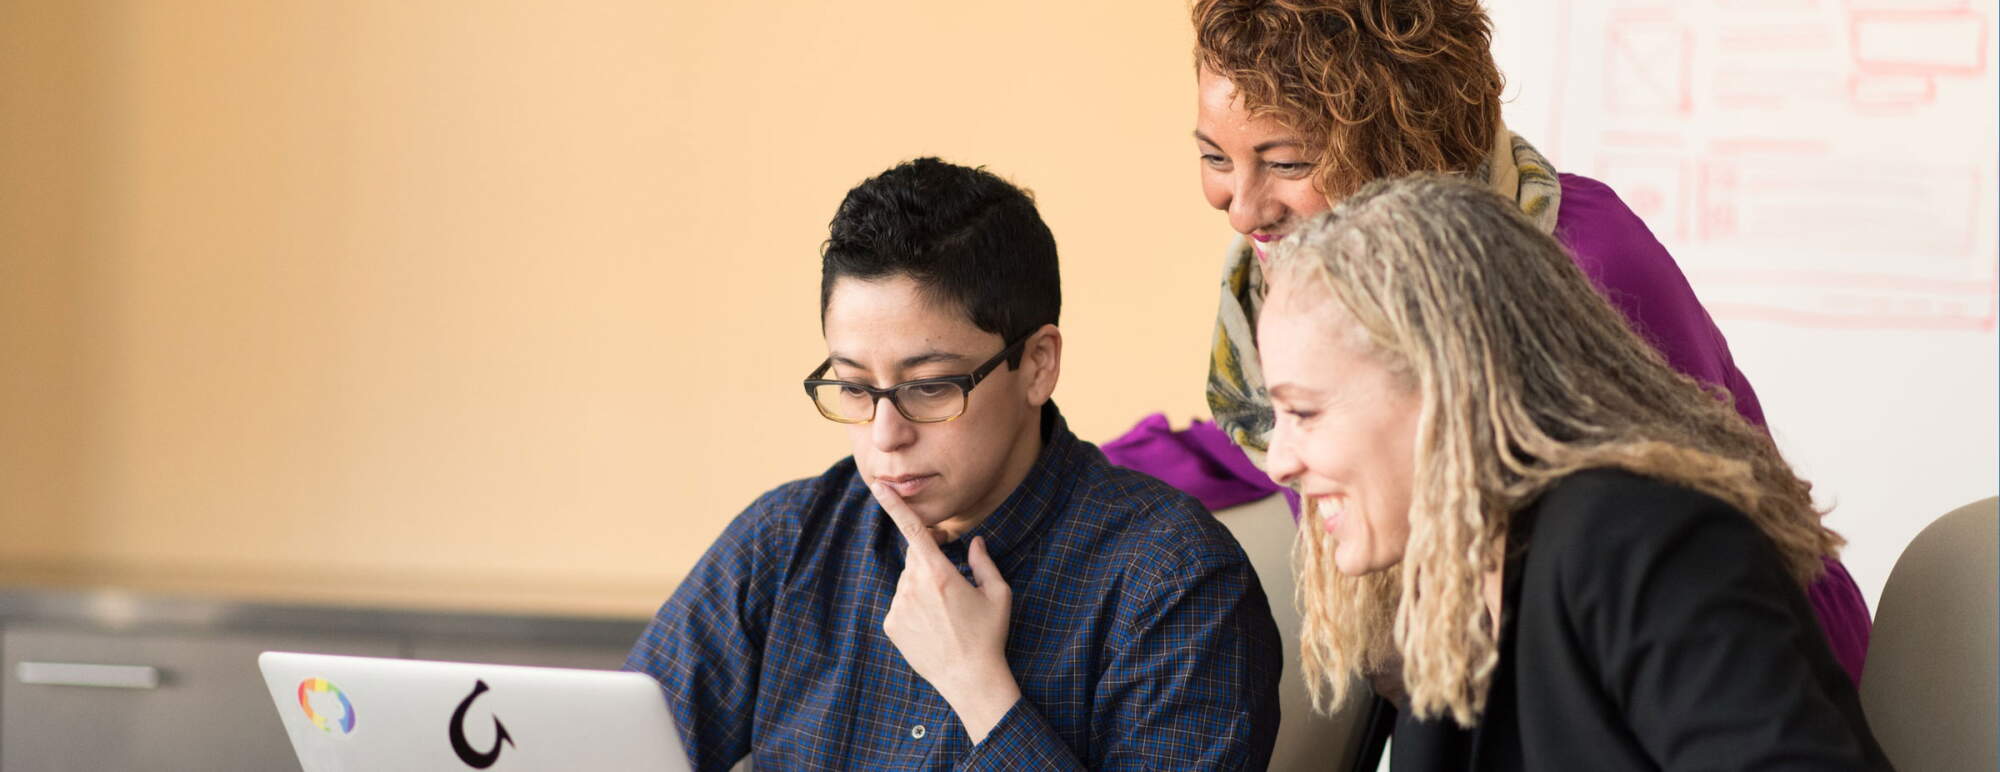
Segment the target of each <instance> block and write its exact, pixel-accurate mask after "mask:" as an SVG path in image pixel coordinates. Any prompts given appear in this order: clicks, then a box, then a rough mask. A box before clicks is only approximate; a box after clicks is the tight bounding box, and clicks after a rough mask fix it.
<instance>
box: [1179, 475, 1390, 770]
mask: <svg viewBox="0 0 2000 772" xmlns="http://www.w3.org/2000/svg"><path fill="white" fill-rule="evenodd" d="M1215 517H1216V519H1217V520H1220V521H1222V524H1223V525H1224V526H1226V527H1228V528H1229V531H1230V533H1232V534H1235V536H1236V541H1237V542H1238V543H1240V544H1242V545H1243V551H1244V552H1245V553H1248V554H1249V556H1250V565H1251V567H1252V568H1255V569H1256V570H1257V581H1258V583H1260V584H1262V585H1264V594H1265V595H1266V596H1268V597H1269V598H1270V600H1271V616H1272V617H1273V618H1275V619H1276V620H1277V623H1278V637H1279V639H1280V640H1282V641H1283V643H1284V647H1285V669H1284V675H1283V677H1282V678H1281V679H1280V680H1279V682H1278V708H1279V710H1280V711H1282V717H1283V720H1282V721H1280V722H1279V724H1278V743H1277V746H1276V747H1275V748H1274V749H1273V750H1272V752H1271V769H1274V770H1294V769H1312V770H1345V769H1349V768H1351V767H1352V766H1353V765H1354V759H1355V756H1356V754H1357V753H1358V752H1359V751H1360V748H1361V742H1362V739H1363V735H1364V728H1365V724H1366V722H1367V718H1368V705H1369V703H1370V700H1366V699H1352V700H1349V701H1348V704H1347V705H1346V706H1345V707H1343V708H1342V709H1341V710H1340V711H1339V712H1337V713H1335V714H1334V715H1331V716H1322V715H1320V714H1318V713H1315V712H1313V709H1312V698H1311V696H1310V695H1309V694H1308V692H1307V691H1306V682H1305V678H1303V677H1302V676H1301V675H1300V673H1299V607H1298V604H1297V602H1296V600H1295V598H1296V587H1297V585H1296V584H1295V583H1294V581H1293V574H1292V539H1293V538H1294V533H1295V531H1296V526H1295V525H1294V524H1293V521H1292V510H1291V507H1290V505H1287V504H1286V503H1285V497H1283V496H1268V497H1265V498H1263V499H1260V500H1257V501H1253V502H1250V503H1248V504H1244V505H1241V506H1236V507H1231V508H1229V509H1225V510H1222V511H1221V512H1217V513H1215ZM1355 688H1357V689H1360V692H1359V693H1360V694H1362V695H1366V694H1368V693H1369V691H1368V687H1367V686H1366V685H1363V684H1360V683H1356V684H1355Z"/></svg>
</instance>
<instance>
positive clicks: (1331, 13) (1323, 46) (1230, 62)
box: [1194, 0, 1503, 200]
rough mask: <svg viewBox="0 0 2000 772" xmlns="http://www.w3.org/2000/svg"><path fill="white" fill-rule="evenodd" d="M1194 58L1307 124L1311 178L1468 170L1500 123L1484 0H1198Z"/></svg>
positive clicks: (1269, 109) (1333, 195) (1341, 190)
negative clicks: (1481, 4) (1312, 165)
mask: <svg viewBox="0 0 2000 772" xmlns="http://www.w3.org/2000/svg"><path fill="white" fill-rule="evenodd" d="M1194 28H1195V63H1196V66H1197V67H1198V68H1202V69H1206V70H1208V71H1209V72H1212V73H1215V74H1217V75H1220V76H1223V77H1225V78H1227V79H1229V81H1230V82H1231V83H1232V84H1234V85H1235V86H1236V91H1237V94H1238V95H1239V96H1241V98H1242V99H1243V102H1244V105H1245V106H1246V107H1248V108H1249V109H1250V110H1251V112H1252V113H1253V114H1258V115H1268V116H1271V117H1274V118H1276V119H1277V120H1278V122H1279V123H1282V124H1284V125H1285V126H1287V127H1289V128H1291V129H1292V130H1294V131H1297V132H1299V133H1300V134H1301V135H1302V138H1303V139H1304V140H1305V142H1306V144H1307V146H1308V148H1309V154H1310V156H1311V157H1312V160H1313V162H1314V169H1313V184H1314V186H1315V187H1317V188H1318V189H1319V191H1320V192H1321V193H1324V194H1326V195H1327V197H1328V198H1329V199H1334V200H1337V199H1339V198H1340V197H1341V196H1344V195H1346V194H1347V193H1350V192H1352V191H1354V190H1355V189H1357V188H1359V187H1360V186H1361V185H1362V184H1363V183H1366V182H1368V181H1369V180H1375V179H1382V178H1385V177H1395V176H1401V175H1404V174H1408V173H1411V172H1459V173H1464V172H1470V171H1472V170H1473V169H1475V168H1477V167H1478V165H1479V163H1480V162H1481V161H1482V160H1484V159H1485V157H1486V155H1487V152H1488V150H1489V149H1490V148H1492V147H1493V142H1494V134H1495V132H1497V131H1498V130H1499V128H1500V90H1501V88H1502V85H1503V81H1502V79H1501V76H1500V70H1499V68H1498V67H1497V66H1495V65H1494V63H1493V52H1492V23H1491V22H1490V21H1489V20H1488V19H1487V17H1486V12H1485V11H1484V10H1483V9H1481V8H1480V6H1479V3H1478V0H1197V2H1196V3H1195V4H1194Z"/></svg>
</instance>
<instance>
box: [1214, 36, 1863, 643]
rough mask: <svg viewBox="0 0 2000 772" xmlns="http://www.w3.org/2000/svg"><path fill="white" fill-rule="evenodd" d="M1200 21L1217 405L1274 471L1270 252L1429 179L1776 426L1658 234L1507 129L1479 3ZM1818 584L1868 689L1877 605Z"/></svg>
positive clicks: (1825, 613) (1227, 429)
mask: <svg viewBox="0 0 2000 772" xmlns="http://www.w3.org/2000/svg"><path fill="white" fill-rule="evenodd" d="M1193 20H1194V27H1195V39H1196V47H1195V60H1196V72H1197V80H1198V86H1199V97H1200V99H1199V111H1198V114H1197V119H1196V130H1195V132H1194V138H1195V142H1196V147H1197V149H1198V151H1199V153H1200V158H1201V181H1202V191H1203V193H1204V195H1205V196H1206V198H1207V199H1208V202H1209V203H1210V204H1211V205H1213V206H1214V207H1215V208H1217V209H1220V210H1223V211H1224V212H1227V213H1228V217H1229V223H1230V226H1231V227H1232V228H1234V229H1235V230H1236V231H1237V232H1238V233H1239V234H1241V238H1239V239H1238V240H1237V241H1236V242H1235V243H1234V244H1233V245H1232V246H1231V248H1230V251H1229V253H1228V256H1227V258H1226V260H1225V263H1224V268H1223V276H1222V302H1221V308H1220V310H1219V313H1218V318H1217V320H1216V329H1215V335H1214V338H1213V341H1212V349H1211V365H1210V372H1209V379H1208V384H1207V389H1208V402H1209V406H1210V408H1211V410H1212V411H1213V413H1214V417H1215V422H1216V426H1217V428H1219V429H1220V430H1221V431H1222V433H1224V434H1226V435H1227V436H1228V439H1229V440H1230V441H1231V442H1234V443H1235V444H1236V445H1237V446H1239V447H1240V448H1242V450H1243V451H1244V452H1245V453H1247V454H1248V455H1249V457H1250V459H1251V460H1253V461H1258V462H1260V463H1261V461H1262V458H1263V453H1264V449H1265V447H1266V445H1267V442H1268V435H1269V433H1270V431H1271V427H1272V413H1271V406H1270V401H1269V398H1268V396H1267V395H1266V393H1265V391H1264V378H1263V374H1262V373H1261V372H1260V371H1259V370H1258V368H1257V364H1256V362H1257V348H1256V342H1255V340H1253V338H1252V336H1251V334H1250V325H1251V324H1252V322H1253V321H1254V320H1255V319H1256V318H1257V314H1258V312H1259V310H1260V307H1261V306H1262V304H1263V297H1264V292H1265V275H1264V264H1263V261H1264V258H1265V255H1266V251H1267V250H1268V249H1269V248H1270V247H1271V245H1272V243H1273V242H1274V241H1275V240H1276V239H1278V238H1281V237H1283V236H1285V235H1286V234H1288V233H1290V232H1292V231H1293V230H1295V229H1296V228H1298V227H1299V225H1300V224H1301V223H1303V222H1305V221H1306V220H1307V219H1308V218H1310V217H1312V216H1313V215H1315V214H1317V213H1320V212H1325V211H1327V210H1328V209H1329V208H1331V207H1332V206H1333V205H1334V204H1335V203H1337V202H1339V201H1341V200H1342V199H1344V198H1346V197H1347V196H1349V195H1351V194H1352V193H1353V192H1354V191H1355V190H1357V189H1359V188H1361V187H1362V186H1363V185H1365V184H1366V183H1368V182H1369V181H1371V180H1376V179H1382V178H1386V177H1393V176H1398V175H1403V174H1409V173H1413V172H1432V173H1443V174H1451V175H1456V176H1459V177H1462V178H1464V179H1467V180H1470V181H1472V182H1474V183H1477V184H1480V185H1482V186H1484V187H1486V188H1488V189H1490V190H1492V191H1494V192H1495V193H1497V194H1499V195H1501V196H1503V197H1505V198H1507V199H1508V200H1511V201H1513V202H1514V203H1515V205H1516V207H1517V208H1519V209H1520V210H1521V212H1522V214H1523V215H1525V216H1526V217H1527V218H1528V221H1529V222H1531V223H1533V225H1534V227H1535V228H1536V229H1537V230H1538V231H1540V232H1542V233H1544V234H1550V235H1552V236H1553V237H1554V238H1555V239H1556V241H1557V242H1559V243H1560V244H1561V245H1562V246H1563V247H1564V248H1565V249H1566V251H1567V254H1568V255H1569V256H1570V258H1571V259H1572V260H1574V261H1575V263H1576V265H1577V267H1578V268H1580V269H1582V271H1583V274H1584V275H1585V276H1586V277H1587V278H1588V279H1589V280H1590V282H1591V285H1592V286H1593V287H1594V288H1595V289H1596V290H1597V291H1598V292H1599V293H1600V294H1602V295H1603V296H1604V297H1605V298H1606V299H1608V300H1609V301H1610V302H1611V303H1612V305H1613V306H1614V307H1615V308H1616V309H1617V310H1618V311H1619V312H1620V313H1621V314H1622V316H1623V318H1624V321H1625V322H1626V323H1627V324H1629V325H1631V327H1632V328H1633V330H1634V331H1636V332H1637V333H1639V335H1640V337H1641V338H1643V339H1644V340H1645V341H1647V342H1648V343H1650V344H1651V345H1652V346H1653V347H1654V348H1655V350H1657V351H1658V352H1659V353H1660V355H1661V356H1663V357H1664V358H1665V360H1666V362H1667V364H1668V365H1670V366H1672V367H1673V368H1674V369H1675V370H1678V371H1680V372H1681V373H1683V374H1686V375H1689V376H1692V377H1693V378H1694V379H1695V380H1696V381H1698V382H1700V383H1702V384H1705V385H1707V386H1709V387H1711V388H1712V389H1713V390H1714V393H1715V394H1716V396H1719V397H1722V398H1723V399H1725V400H1727V401H1728V403H1729V404H1731V405H1733V406H1734V408H1735V410H1736V412H1737V413H1739V414H1740V415H1741V416H1742V417H1743V418H1744V419H1746V420H1747V421H1749V422H1750V423H1752V424H1755V425H1758V426H1762V425H1763V422H1764V416H1763V411H1762V408H1761V407H1760V405H1759V404H1758V401H1757V395H1756V392H1755V391H1754V390H1752V389H1751V387H1750V382H1749V381H1748V380H1747V379H1746V378H1744V376H1743V374H1742V373H1741V372H1739V371H1738V370H1737V368H1736V365H1735V362H1734V361H1733V360H1732V359H1731V357H1730V354H1729V346H1728V343H1727V342H1726V341H1724V340H1723V336H1722V333H1721V331H1720V330H1718V329H1717V328H1716V326H1715V323H1714V322H1713V321H1712V320H1711V319H1710V318H1709V316H1708V313H1707V311H1705V310H1704V309H1703V308H1702V305H1701V302H1700V301H1699V300H1698V299H1697V298H1696V297H1695V295H1694V291H1693V290H1692V289H1691V288H1690V287H1689V286H1688V283H1687V279H1686V277H1684V276H1683V275H1682V274H1681V271H1680V268H1679V267H1678V266H1676V265H1675V263H1674V260H1673V258H1672V256H1670V255H1668V254H1667V251H1666V249H1665V248H1664V247H1663V246H1661V244H1660V242H1659V241H1658V240H1657V239H1655V238H1654V237H1653V235H1652V233H1651V231H1649V230H1647V228H1646V226H1645V224H1644V223H1643V222H1641V221H1640V220H1639V218H1638V216H1637V215H1635V214H1633V213H1632V211H1631V210H1630V209H1629V208H1627V207H1626V206H1625V204H1624V203H1623V202H1622V201H1620V200H1619V199H1618V196H1617V194H1615V193H1613V192H1612V191H1611V189H1610V188H1608V187H1606V186H1605V185H1604V184H1602V183H1600V182H1597V181H1595V180H1592V179H1589V178H1586V177H1582V176H1578V175H1574V174H1560V173H1557V171H1556V170H1555V169H1554V167H1553V166H1551V165H1550V163H1549V161H1548V159H1547V158H1545V157H1543V156H1542V155H1541V153H1539V152H1537V151H1536V150H1535V148H1534V146H1533V145H1531V144H1529V143H1528V141H1527V140H1526V139H1523V138H1522V137H1520V136H1518V135H1516V134H1514V133H1513V132H1511V131H1508V129H1507V127H1506V125H1505V124H1504V123H1503V122H1502V121H1501V116H1500V92H1501V85H1502V79H1501V75H1500V72H1499V69H1498V68H1497V67H1496V65H1495V64H1494V62H1493V55H1492V50H1491V42H1492V41H1491V37H1492V28H1491V27H1492V25H1491V23H1490V22H1489V20H1488V18H1487V16H1486V13H1485V11H1484V10H1482V9H1481V7H1480V4H1479V3H1478V2H1477V1H1476V0H1197V1H1196V2H1195V4H1194V8H1193ZM1815 576H1816V577H1817V579H1816V580H1815V581H1814V582H1813V584H1812V586H1811V587H1810V588H1809V594H1810V599H1811V601H1812V605H1813V608H1814V609H1815V611H1816V613H1817V615H1818V620H1819V622H1820V625H1821V627H1822V628H1823V629H1824V632H1825V634H1826V636H1827V638H1828V640H1829V642H1830V643H1831V644H1832V646H1833V649H1834V653H1835V655H1836V657H1838V659H1839V661H1840V662H1841V664H1842V666H1843V667H1844V668H1845V669H1846V671H1847V673H1848V674H1849V676H1850V677H1852V678H1853V679H1855V680H1856V681H1858V680H1859V679H1860V674H1861V665H1862V660H1863V658H1864V656H1865V654H1866V652H1867V646H1868V631H1869V624H1870V623H1869V615H1868V608H1867V604H1866V601H1865V600H1863V599H1862V596H1861V592H1860V589H1859V588H1858V587H1856V586H1855V584H1854V580H1853V579H1852V578H1850V577H1849V576H1848V574H1847V571H1846V569H1845V568H1844V567H1842V566H1841V565H1840V563H1839V561H1838V560H1836V559H1835V558H1834V557H1833V555H1832V554H1830V553H1829V554H1828V555H1826V556H1825V561H1824V571H1823V572H1822V573H1818V574H1815Z"/></svg>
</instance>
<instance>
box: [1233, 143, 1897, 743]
mask: <svg viewBox="0 0 2000 772" xmlns="http://www.w3.org/2000/svg"><path fill="white" fill-rule="evenodd" d="M1265 276H1266V278H1267V279H1268V280H1269V284H1270V294H1269V296H1268V297H1267V299H1266V303H1265V304H1264V306H1263V313H1262V317H1261V319H1260V320H1259V322H1258V327H1257V335H1258V340H1259V343H1260V344H1261V350H1260V354H1261V365H1262V367H1263V372H1264V374H1265V376H1266V378H1267V383H1269V385H1270V386H1269V393H1270V396H1271V400H1272V403H1273V405H1274V406H1275V409H1276V425H1275V427H1274V431H1273V433H1272V436H1271V445H1270V449H1269V456H1268V459H1267V462H1268V469H1269V471H1270V474H1271V477H1272V478H1273V479H1274V480H1276V481H1278V482H1279V483H1282V484H1286V485H1291V486H1295V487H1296V488H1297V489H1298V490H1299V491H1300V493H1301V494H1302V495H1303V496H1304V500H1305V506H1304V520H1303V522H1302V523H1301V528H1300V535H1299V543H1298V552H1297V556H1296V563H1297V568H1298V571H1299V577H1300V586H1299V593H1300V605H1301V607H1302V608H1303V609H1304V612H1305V619H1304V623H1303V629H1302V631H1301V639H1302V640H1301V648H1302V651H1303V658H1304V666H1305V676H1306V678H1307V679H1309V683H1310V684H1311V685H1312V689H1313V692H1314V696H1315V699H1316V700H1322V701H1325V702H1328V703H1331V704H1333V705H1338V704H1340V703H1341V702H1342V701H1344V700H1347V699H1350V698H1351V697H1352V695H1350V694H1348V693H1347V692H1348V690H1349V684H1350V683H1351V680H1352V679H1351V676H1353V675H1356V674H1362V673H1367V672H1370V671H1371V670H1372V669H1374V668H1377V667H1379V666H1381V665H1382V664H1384V663H1387V662H1391V661H1394V660H1397V659H1400V661H1401V663H1402V669H1401V673H1402V684H1403V687H1404V689H1405V690H1406V693H1407V705H1406V706H1405V708H1406V710H1405V711H1404V713H1403V716H1402V717H1401V718H1399V719H1398V723H1397V727H1396V735H1395V753H1394V757H1393V763H1394V765H1395V768H1396V769H1398V770H1408V769H1423V770H1430V769H1436V770H1444V769H1503V770H1504V769H1563V770H1569V769H1591V770H1620V769H1632V770H1652V769H1694V768H1700V769H1760V770H1764V769H1814V770H1837V769H1887V768H1888V766H1889V765H1888V763H1887V761H1886V760H1885V759H1884V758H1883V756H1882V753H1881V750H1880V748H1879V747H1878V746H1877V745H1876V743H1875V740H1874V738H1873V736H1872V735H1871V734H1870V732H1869V729H1868V725H1867V722H1866V720H1865V719H1864V718H1863V716H1862V714H1861V708H1860V705H1859V702H1858V699H1857V697H1856V693H1855V688H1854V685H1853V684H1852V683H1851V682H1850V680H1849V679H1848V678H1847V676H1846V675H1845V673H1844V672H1843V671H1842V670H1841V667H1840V664H1839V663H1838V662H1837V661H1836V660H1835V659H1834V656H1833V653H1832V651H1831V650H1830V649H1829V648H1828V645H1827V642H1826V639H1825V637H1824V636H1823V634H1822V633H1821V632H1820V630H1819V627H1818V624H1817V623H1816V621H1815V620H1814V616H1813V610H1812V608H1811V606H1810V605H1809V604H1808V602H1807V600H1806V595H1805V593H1804V588H1805V586H1806V585H1807V584H1808V583H1810V582H1811V581H1813V580H1814V579H1815V578H1817V577H1818V576H1819V575H1820V573H1821V572H1822V570H1823V563H1822V560H1823V559H1826V558H1831V557H1833V556H1834V555H1835V553H1836V551H1837V550H1838V549H1839V547H1840V545H1841V543H1842V541H1841V538H1840V537H1839V536H1838V535H1836V534H1834V533H1833V532H1832V531H1829V530H1828V529H1827V528H1826V527H1825V526H1824V525H1822V524H1821V522H1820V518H1821V514H1822V513H1821V512H1820V511H1818V510H1817V509H1815V508H1814V506H1813V503H1812V500H1811V496H1810V492H1811V485H1810V484H1808V483H1807V482H1806V481H1804V480H1801V479H1799V477H1798V476H1797V475H1795V474H1794V473H1793V472H1792V470H1791V468H1790V467H1789V466H1788V465H1787V464H1786V463H1785V461H1784V459H1783V458H1781V457H1780V456H1779V454H1778V451H1777V448H1776V447H1775V446H1774V445H1773V444H1772V442H1771V439H1770V437H1769V436H1768V435H1767V434H1765V433H1764V432H1763V431H1762V430H1760V429H1759V428H1757V427H1756V426H1754V425H1752V424H1750V423H1749V422H1747V421H1745V420H1744V419H1743V417H1742V416H1740V415H1739V414H1737V412H1736V411H1735V410H1733V409H1731V407H1730V405H1729V404H1728V403H1727V402H1726V401H1725V400H1722V399H1717V398H1716V395H1714V394H1712V393H1711V392H1710V391H1708V390H1706V389H1705V388H1704V387H1703V386H1702V385H1701V384H1699V383H1698V382H1697V381H1695V380H1694V379H1693V378H1690V377H1688V376H1687V375H1684V374H1682V373H1679V372H1676V371H1675V370H1674V369H1673V368H1671V367H1669V366H1668V364H1667V363H1666V361H1665V360H1664V359H1662V358H1661V356H1660V354H1659V353H1658V352H1657V351H1656V350H1655V349H1654V348H1653V347H1651V346H1650V345H1648V344H1647V343H1646V341H1644V340H1642V339H1641V338H1640V337H1639V336H1638V335H1636V334H1634V333H1633V331H1632V330H1631V329H1630V328H1629V327H1628V326H1627V324H1626V321H1625V319H1624V318H1623V317H1622V316H1620V314H1619V313H1618V312H1617V311H1616V310H1614V309H1613V308H1612V307H1611V306H1610V305H1609V304H1608V303H1607V302H1606V301H1605V300H1604V298H1603V297H1602V296H1601V295H1599V294H1598V292H1597V290H1596V288H1594V287H1593V286H1592V285H1591V283H1590V282H1589V280H1588V279H1587V278H1586V277H1585V276H1584V274H1583V273H1582V272H1581V271H1579V270H1578V269H1577V267H1576V266H1575V265H1574V264H1573V263H1572V261H1571V259H1570V257H1569V256H1568V255H1566V254H1565V253H1564V252H1563V249H1562V247H1561V245H1559V244H1558V243H1557V242H1556V241H1555V240H1554V239H1553V238H1550V237H1549V236H1548V235H1547V234H1546V233H1544V232H1543V231H1542V230H1541V229H1540V228H1538V227H1536V225H1535V224H1534V222H1533V220H1531V219H1529V218H1528V217H1526V216H1524V215H1523V214H1522V213H1521V211H1520V210H1519V208H1518V207H1517V206H1515V205H1514V204H1513V202H1511V201H1509V200H1507V199H1505V198H1502V197H1500V196H1498V195H1496V194H1494V193H1493V192H1491V191H1490V190H1487V189H1484V188H1482V187H1475V186H1474V185H1471V184H1469V183H1467V182H1465V181H1463V180H1462V179H1453V178H1447V177H1443V176H1438V175H1416V176H1412V177H1407V178H1402V179H1397V180H1393V181H1387V182H1375V183H1371V184H1368V185H1365V186H1363V187H1361V189H1360V190H1359V191H1358V192H1356V193H1354V194H1353V195H1351V196H1348V197H1347V198H1346V199H1345V200H1344V201H1343V202H1342V203H1341V204H1340V205H1339V206H1337V207H1335V208H1334V209H1333V210H1332V211H1331V213H1330V214H1322V215H1319V216H1317V217H1314V218H1312V219H1309V220H1306V221H1304V222H1303V223H1301V225H1300V226H1299V228H1298V229H1297V230H1296V231H1294V232H1293V233H1292V234H1291V235H1290V236H1289V237H1287V238H1286V239H1285V240H1284V241H1283V242H1281V243H1280V244H1279V245H1277V249H1276V250H1275V255H1274V257H1273V259H1272V260H1271V262H1270V264H1269V265H1268V266H1267V267H1266V269H1265Z"/></svg>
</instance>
